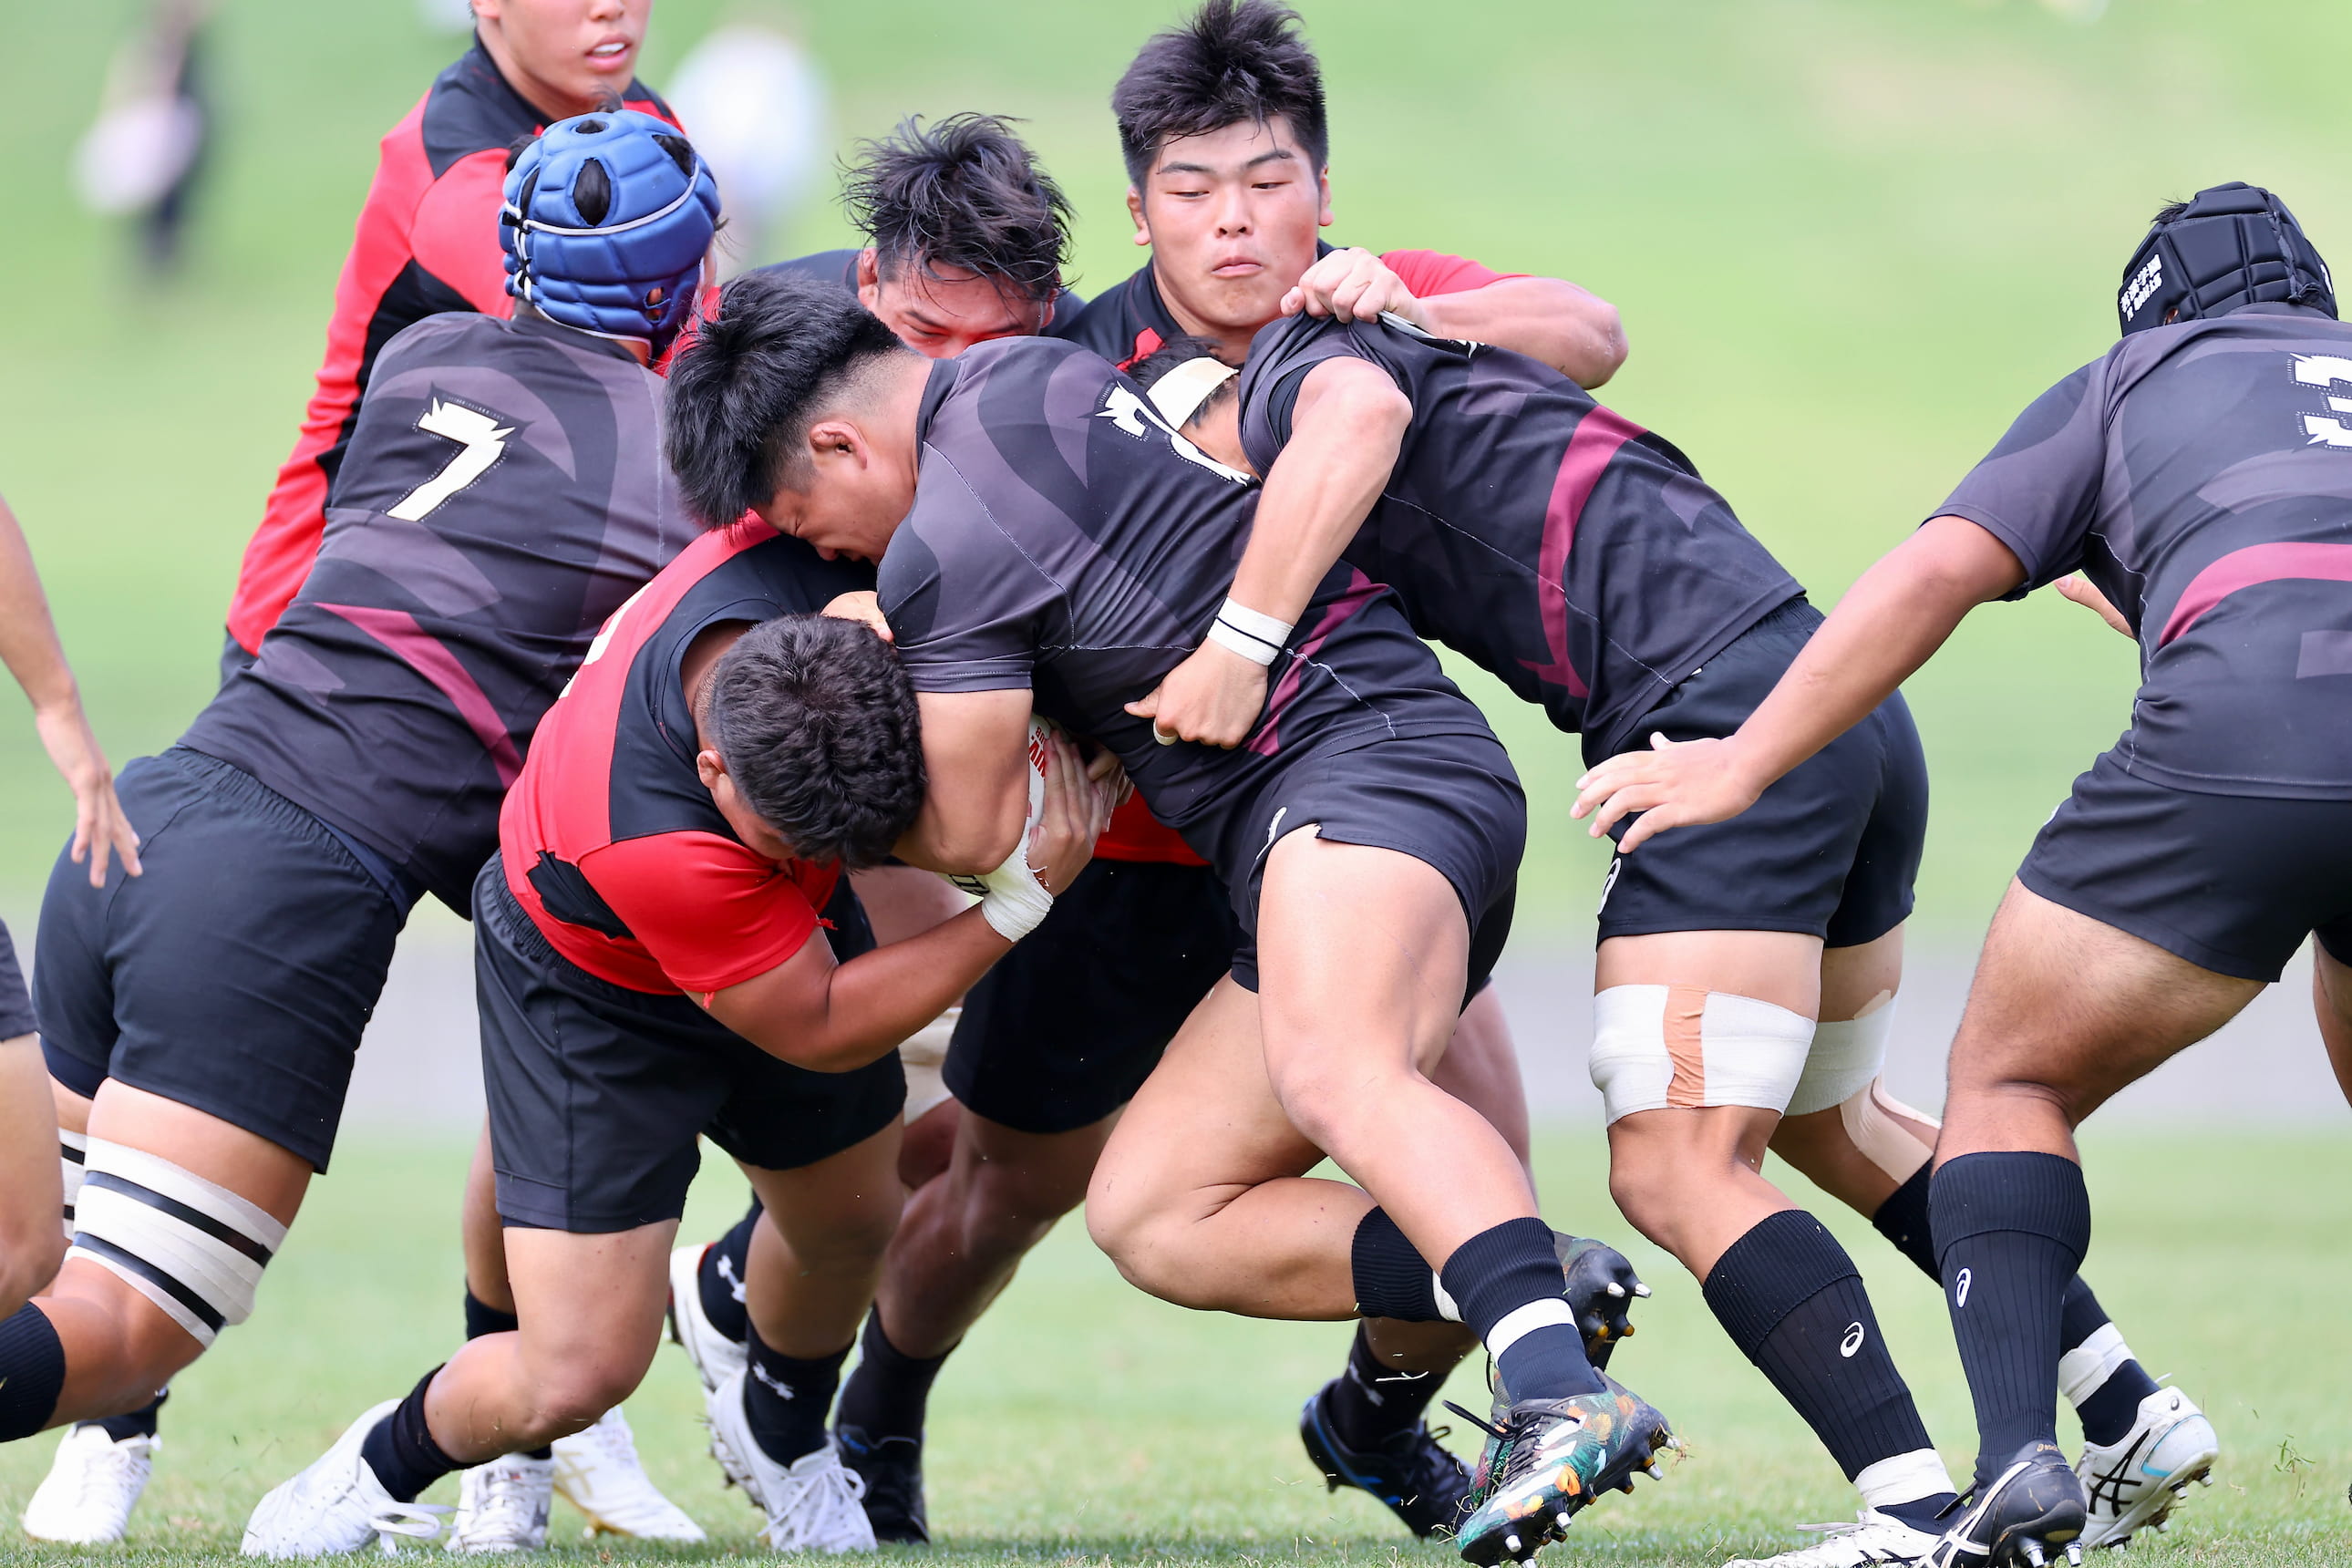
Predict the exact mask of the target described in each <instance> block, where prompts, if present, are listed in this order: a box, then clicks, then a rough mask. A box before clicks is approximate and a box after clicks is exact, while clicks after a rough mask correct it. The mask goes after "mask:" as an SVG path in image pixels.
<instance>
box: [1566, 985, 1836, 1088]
mask: <svg viewBox="0 0 2352 1568" xmlns="http://www.w3.org/2000/svg"><path fill="white" fill-rule="evenodd" d="M1592 1024H1593V1028H1592V1086H1593V1087H1594V1088H1595V1089H1599V1090H1600V1091H1601V1101H1602V1103H1603V1104H1604V1106H1605V1107H1606V1108H1607V1112H1608V1119H1609V1120H1610V1121H1616V1120H1618V1119H1619V1118H1620V1117H1624V1116H1631V1115H1633V1113H1634V1112H1635V1111H1637V1110H1666V1109H1668V1108H1670V1107H1671V1108H1675V1109H1680V1110H1693V1109H1696V1108H1697V1107H1700V1106H1708V1105H1748V1106H1755V1107H1757V1108H1758V1109H1759V1110H1785V1109H1786V1108H1787V1106H1788V1103H1789V1091H1790V1089H1794V1088H1795V1087H1796V1083H1797V1079H1798V1076H1799V1075H1800V1074H1801V1073H1802V1072H1803V1071H1804V1070H1805V1051H1806V1047H1808V1046H1810V1045H1811V1042H1812V1037H1813V1024H1812V1020H1811V1019H1810V1018H1807V1017H1805V1016H1803V1015H1801V1014H1798V1013H1791V1012H1790V1011H1789V1009H1787V1008H1786V1007H1779V1006H1775V1005H1772V1004H1771V1003H1769V1002H1759V1001H1758V1000H1757V999H1756V998H1755V997H1753V996H1735V995H1733V994H1731V993H1729V992H1727V991H1706V990H1702V989H1700V988H1699V987H1697V986H1696V985H1612V986H1611V987H1610V988H1609V989H1608V990H1606V991H1603V992H1601V994H1599V995H1597V996H1595V997H1594V998H1593V999H1592Z"/></svg>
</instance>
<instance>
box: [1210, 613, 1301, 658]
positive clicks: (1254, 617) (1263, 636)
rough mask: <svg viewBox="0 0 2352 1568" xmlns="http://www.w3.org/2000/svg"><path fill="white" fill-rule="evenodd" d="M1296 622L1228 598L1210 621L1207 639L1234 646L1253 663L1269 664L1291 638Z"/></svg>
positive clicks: (1237, 651)
mask: <svg viewBox="0 0 2352 1568" xmlns="http://www.w3.org/2000/svg"><path fill="white" fill-rule="evenodd" d="M1296 626H1297V623H1296V622H1294V621H1277V620H1276V619H1275V618H1274V617H1273V616H1265V615H1260V614H1259V613H1258V612H1257V611H1255V610H1253V609H1251V608H1250V607H1249V606H1248V605H1244V604H1238V603H1236V602H1234V600H1233V599H1231V598H1227V599H1226V600H1225V602H1224V604H1223V605H1222V606H1221V607H1220V608H1219V609H1218V611H1217V618H1216V619H1215V620H1214V621H1213V622H1212V623H1211V624H1210V626H1209V640H1210V641H1211V642H1213V643H1218V644H1221V645H1223V647H1229V648H1231V649H1233V650H1234V652H1235V653H1237V654H1239V655H1241V656H1242V657H1243V658H1245V659H1247V660H1249V661H1250V662H1251V663H1252V664H1255V665H1270V664H1272V663H1273V662H1274V661H1275V658H1276V655H1278V654H1280V653H1281V652H1282V649H1283V645H1284V644H1286V643H1287V642H1288V641H1289V640H1290V634H1291V632H1292V631H1293V630H1294V629H1296Z"/></svg>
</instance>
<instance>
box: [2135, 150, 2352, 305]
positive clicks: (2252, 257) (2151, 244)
mask: <svg viewBox="0 0 2352 1568" xmlns="http://www.w3.org/2000/svg"><path fill="white" fill-rule="evenodd" d="M2265 301H2279V302H2284V303H2288V304H2295V305H2308V306H2311V307H2313V308H2314V309H2315V310H2325V311H2326V312H2327V313H2328V314H2329V315H2331V316H2332V315H2334V314H2336V289H2335V285H2334V283H2333V282H2332V281H2331V280H2330V279H2329V278H2328V276H2327V263H2326V262H2325V261H2323V260H2321V259H2320V258H2319V252H2318V251H2316V250H2315V249H2313V248H2312V245H2311V241H2310V240H2309V239H2307V238H2305V237H2304V232H2303V226H2302V225H2300V224H2298V223H2296V222H2295V221H2294V214H2293V213H2291V212H2289V211H2287V210H2286V204H2285V203H2284V202H2282V201H2280V200H2279V199H2278V198H2277V197H2276V196H2274V195H2271V194H2270V192H2268V191H2266V190H2263V188H2262V187H2261V186H2260V185H2249V184H2245V183H2243V182H2242V181H2238V180H2232V181H2231V182H2230V183H2229V184H2226V185H2214V186H2212V187H2211V188H2210V189H2207V190H2202V191H2200V192H2198V193H2197V195H2195V197H2193V198H2192V199H2191V200H2190V201H2189V203H2188V205H2186V206H2184V207H2182V208H2181V209H2180V211H2179V212H2177V213H2175V214H2173V215H2171V216H2168V217H2165V218H2159V219H2158V221H2157V222H2156V223H2155V224H2154V225H2153V226H2151V227H2150V228H2149V229H2148V231H2147V238H2146V239H2143V240H2141V241H2140V242H2139V248H2138V249H2137V250H2135V251H2133V252H2132V258H2131V260H2130V261H2128V262H2126V264H2125V266H2124V286H2123V290H2122V292H2121V293H2119V294H2117V295H2116V317H2117V319H2118V320H2119V321H2121V323H2122V327H2123V331H2124V332H2125V333H2126V335H2128V334H2130V333H2133V332H2137V331H2144V330H2145V329H2147V328H2149V327H2160V326H2162V325H2163V324H2164V323H2165V321H2166V319H2167V318H2168V317H2169V318H2170V319H2172V320H2175V321H2197V320H2200V318H2207V317H2212V316H2220V315H2226V314H2227V313H2228V312H2230V311H2231V310H2236V309H2238V308H2239V307H2240V306H2242V305H2254V304H2261V303H2263V302H2265Z"/></svg>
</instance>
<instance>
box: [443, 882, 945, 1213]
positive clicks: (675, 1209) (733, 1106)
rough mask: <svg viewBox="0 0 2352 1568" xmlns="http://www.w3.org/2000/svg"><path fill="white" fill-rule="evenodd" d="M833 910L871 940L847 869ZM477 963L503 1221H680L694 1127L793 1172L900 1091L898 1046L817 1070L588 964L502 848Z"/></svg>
mask: <svg viewBox="0 0 2352 1568" xmlns="http://www.w3.org/2000/svg"><path fill="white" fill-rule="evenodd" d="M824 918H825V919H826V920H828V921H831V922H832V923H833V930H832V931H829V932H821V933H820V934H821V935H827V936H830V937H831V939H832V941H833V945H834V952H835V955H836V956H838V957H839V958H841V959H842V960H843V961H845V962H846V961H847V960H849V959H851V958H854V957H856V955H857V954H859V953H861V952H869V951H871V950H872V948H873V946H874V933H873V931H871V930H870V929H869V928H868V927H867V925H866V911H865V910H863V909H861V908H860V907H859V906H858V903H857V896H856V894H855V893H853V892H851V891H850V889H849V879H848V878H846V877H844V878H843V879H841V882H840V885H839V887H838V888H837V889H835V893H834V896H833V899H832V901H831V902H829V903H827V904H826V905H825V908H824ZM474 976H475V989H476V992H477V994H478V996H479V999H480V1002H481V1009H482V1089H483V1092H484V1095H485V1097H486V1098H487V1099H488V1101H489V1115H490V1154H491V1163H492V1166H493V1168H494V1170H495V1171H496V1173H497V1176H498V1194H499V1217H500V1218H501V1219H503V1220H505V1221H506V1222H507V1223H508V1224H509V1225H515V1226H530V1227H533V1228H536V1229H541V1230H561V1231H568V1232H571V1233H572V1234H574V1235H592V1234H600V1233H604V1232H609V1231H618V1230H634V1229H635V1228H636V1227H637V1226H644V1225H654V1224H656V1223H658V1222H660V1221H663V1220H672V1219H676V1218H677V1217H678V1216H679V1215H681V1214H683V1213H684V1212H685V1209H686V1189H687V1187H688V1184H691V1183H692V1182H693V1180H694V1173H695V1172H696V1171H697V1170H698V1168H699V1167H700V1165H701V1161H702V1156H701V1151H700V1150H699V1148H698V1146H697V1144H696V1142H695V1139H696V1136H697V1135H698V1134H699V1135H701V1136H704V1137H707V1138H709V1140H710V1141H711V1142H713V1143H716V1144H718V1145H719V1147H720V1148H721V1149H724V1150H725V1151H727V1152H728V1153H730V1154H731V1155H733V1156H734V1157H735V1158H736V1159H738V1160H740V1161H741V1162H743V1163H745V1164H747V1165H751V1166H755V1167H758V1168H760V1169H762V1170H770V1171H790V1170H796V1169H798V1168H799V1167H801V1166H803V1165H813V1164H814V1163H817V1162H818V1161H819V1160H823V1159H826V1158H828V1157H830V1156H832V1155H835V1154H838V1153H840V1152H842V1151H843V1150H845V1149H848V1148H851V1147H854V1146H855V1145H856V1144H859V1143H862V1142H865V1141H866V1139H868V1138H871V1137H872V1136H874V1134H875V1133H877V1132H879V1131H882V1129H883V1128H885V1127H887V1126H889V1125H890V1124H891V1123H892V1122H894V1121H897V1120H898V1112H899V1110H900V1108H901V1107H902V1106H904V1105H905V1103H906V1100H907V1078H906V1074H905V1072H904V1070H903V1069H902V1068H900V1066H899V1062H898V1052H896V1051H892V1052H889V1053H888V1054H887V1055H885V1056H883V1057H882V1058H880V1059H878V1060H877V1061H874V1062H872V1063H870V1064H868V1065H867V1066H866V1067H862V1068H856V1070H855V1071H851V1072H841V1073H828V1072H811V1071H809V1070H808V1069H807V1068H797V1067H793V1065H792V1064H791V1063H789V1062H784V1061H780V1060H778V1059H777V1058H774V1057H772V1056H770V1055H769V1054H768V1053H767V1052H765V1051H763V1050H761V1048H760V1047H757V1046H755V1045H753V1044H752V1043H751V1041H749V1040H747V1039H745V1038H744V1037H742V1036H740V1035H739V1034H737V1033H735V1032H734V1031H733V1030H732V1029H730V1028H728V1027H727V1026H725V1025H723V1024H721V1023H719V1021H718V1020H717V1019H716V1018H713V1017H712V1016H710V1015H709V1014H708V1013H706V1012H704V1011H703V1010H702V1009H701V1008H700V1007H698V1006H696V1005H694V1003H692V1002H691V1001H689V1000H688V999H687V998H686V997H684V996H682V995H679V994H676V993H674V992H673V993H671V994H667V995H662V994H655V993H652V992H647V991H634V990H631V989H630V988H629V987H627V986H625V985H615V984H613V983H612V982H610V981H608V980H603V979H599V978H598V977H597V976H595V975H593V974H591V973H588V972H587V971H586V970H584V969H583V968H581V967H580V966H579V965H578V964H576V963H572V961H571V960H570V959H568V958H565V957H564V956H563V955H562V953H560V952H556V951H555V949H554V947H553V946H552V945H551V944H550V943H549V942H548V940H547V938H546V937H545V936H544V935H543V934H542V933H541V931H540V929H539V927H538V926H536V925H534V924H533V923H532V922H531V918H530V915H529V914H527V913H526V912H525V911H524V910H523V908H522V906H521V905H520V904H519V903H517V902H516V901H515V897H514V894H513V893H512V892H511V891H509V889H508V888H507V879H506V871H505V868H504V867H503V865H502V864H501V863H500V861H499V858H498V857H497V856H495V855H493V856H492V857H490V862H489V864H488V865H487V866H485V867H484V868H482V872H481V875H480V876H478V877H477V878H476V879H474Z"/></svg>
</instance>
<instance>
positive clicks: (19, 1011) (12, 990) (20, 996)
mask: <svg viewBox="0 0 2352 1568" xmlns="http://www.w3.org/2000/svg"><path fill="white" fill-rule="evenodd" d="M34 1027H35V1026H34V1023H33V998H32V997H31V995H30V994H27V993H26V990H25V972H24V971H23V970H22V969H19V968H18V967H17V966H16V943H15V942H11V941H9V940H8V927H7V924H6V922H5V921H0V1040H13V1039H15V1038H16V1037H18V1036H19V1035H29V1034H31V1033H33V1031H34Z"/></svg>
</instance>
